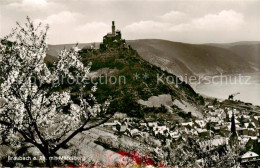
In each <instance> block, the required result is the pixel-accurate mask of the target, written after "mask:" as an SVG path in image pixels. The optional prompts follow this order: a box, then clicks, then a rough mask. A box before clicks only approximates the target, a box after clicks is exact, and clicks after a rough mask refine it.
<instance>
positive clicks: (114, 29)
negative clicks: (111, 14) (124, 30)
mask: <svg viewBox="0 0 260 168" xmlns="http://www.w3.org/2000/svg"><path fill="white" fill-rule="evenodd" d="M112 35H113V36H115V35H116V27H115V21H112Z"/></svg>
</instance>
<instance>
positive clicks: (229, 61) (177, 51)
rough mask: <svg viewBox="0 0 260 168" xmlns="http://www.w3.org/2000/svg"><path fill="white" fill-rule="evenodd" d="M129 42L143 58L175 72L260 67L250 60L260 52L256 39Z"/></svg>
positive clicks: (210, 72)
mask: <svg viewBox="0 0 260 168" xmlns="http://www.w3.org/2000/svg"><path fill="white" fill-rule="evenodd" d="M128 43H129V44H130V45H131V46H132V47H133V48H134V49H136V50H137V51H138V53H139V54H140V55H141V56H142V57H143V58H144V59H145V60H147V61H149V62H150V63H152V64H154V65H157V66H160V67H161V68H162V69H165V70H167V71H169V72H171V73H174V74H176V75H185V74H187V75H191V74H194V75H213V74H219V73H226V74H232V73H244V72H252V71H255V70H258V69H260V66H259V64H252V62H253V60H254V59H259V56H260V53H259V45H258V44H255V43H252V44H248V45H247V44H244V43H234V44H232V45H231V44H223V45H221V44H218V45H217V44H216V45H214V44H186V43H178V42H171V41H166V40H157V39H147V40H146V39H144V40H133V41H128ZM241 45H242V46H243V47H241ZM229 46H230V47H229ZM255 51H257V52H255ZM245 54H246V55H247V57H245V56H244V55H245ZM254 62H257V61H254ZM258 62H259V61H258Z"/></svg>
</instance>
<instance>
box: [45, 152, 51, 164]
mask: <svg viewBox="0 0 260 168" xmlns="http://www.w3.org/2000/svg"><path fill="white" fill-rule="evenodd" d="M50 156H51V155H50V154H49V153H48V152H44V157H45V166H46V167H51V166H52V165H51V160H50Z"/></svg>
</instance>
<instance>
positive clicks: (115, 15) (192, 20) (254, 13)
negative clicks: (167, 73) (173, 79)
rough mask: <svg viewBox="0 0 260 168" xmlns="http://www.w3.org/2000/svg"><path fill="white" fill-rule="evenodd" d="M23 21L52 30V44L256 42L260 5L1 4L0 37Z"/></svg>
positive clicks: (183, 0) (244, 0) (108, 0)
mask: <svg viewBox="0 0 260 168" xmlns="http://www.w3.org/2000/svg"><path fill="white" fill-rule="evenodd" d="M26 16H29V17H31V19H32V20H36V22H38V21H41V22H43V23H48V24H49V25H50V31H49V39H48V42H49V43H50V44H61V43H76V42H94V41H96V42H97V41H101V40H102V37H103V36H104V35H105V34H106V33H107V32H110V31H111V21H112V20H115V22H116V28H118V29H120V30H121V31H122V35H123V38H125V39H127V40H130V39H143V38H150V39H151V38H156V39H167V40H171V41H180V42H188V43H209V42H219V43H222V42H234V41H260V0H233V1H230V0H218V1H217V0H189V1H188V0H172V1H163V0H145V1H139V0H95V1H94V0H93V1H90V0H0V24H1V27H0V38H1V37H3V36H4V35H6V34H8V33H9V32H10V31H11V28H14V27H15V22H16V21H18V22H21V23H23V22H25V18H26Z"/></svg>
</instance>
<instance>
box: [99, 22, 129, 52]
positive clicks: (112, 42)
mask: <svg viewBox="0 0 260 168" xmlns="http://www.w3.org/2000/svg"><path fill="white" fill-rule="evenodd" d="M116 48H127V45H126V42H125V39H122V37H121V32H120V31H119V30H116V27H115V21H112V33H107V35H105V36H104V37H103V43H101V44H100V49H101V50H113V49H116Z"/></svg>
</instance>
